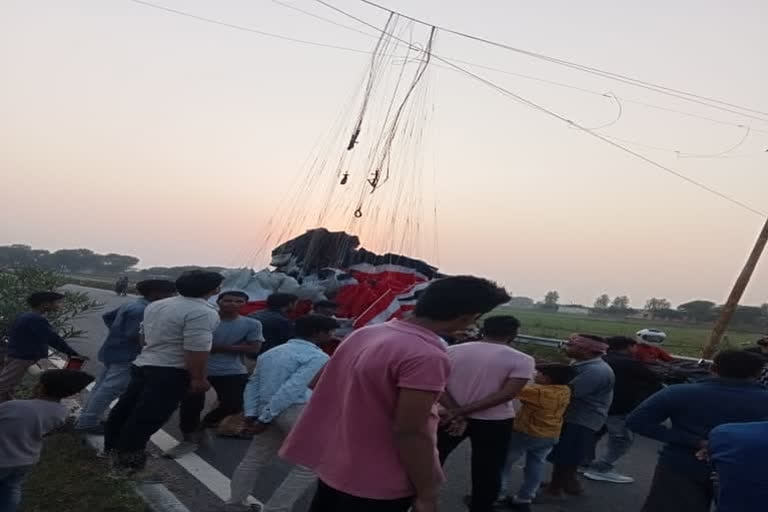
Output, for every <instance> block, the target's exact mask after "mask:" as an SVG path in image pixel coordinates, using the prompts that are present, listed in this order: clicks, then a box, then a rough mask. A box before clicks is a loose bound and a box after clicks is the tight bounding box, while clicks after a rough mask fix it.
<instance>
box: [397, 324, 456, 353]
mask: <svg viewBox="0 0 768 512" xmlns="http://www.w3.org/2000/svg"><path fill="white" fill-rule="evenodd" d="M387 323H388V324H389V325H390V327H394V328H395V329H398V330H401V331H408V332H409V333H411V334H414V335H416V336H418V337H419V338H421V339H423V340H424V341H426V342H427V343H429V344H430V345H433V346H435V347H437V348H439V349H440V350H443V351H445V349H446V345H447V343H446V342H445V341H443V339H442V338H441V337H440V336H438V335H437V334H436V333H435V332H434V331H430V330H429V329H425V328H424V327H421V326H420V325H416V324H413V323H411V322H404V321H403V320H397V319H395V320H390V321H389V322H387Z"/></svg>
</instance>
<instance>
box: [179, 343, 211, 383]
mask: <svg viewBox="0 0 768 512" xmlns="http://www.w3.org/2000/svg"><path fill="white" fill-rule="evenodd" d="M208 355H209V352H208V351H205V352H202V351H200V352H194V351H192V350H185V351H184V366H185V367H186V368H187V371H188V372H189V392H190V393H204V392H206V391H208V389H209V388H210V387H211V385H210V383H209V382H208V379H207V370H208Z"/></svg>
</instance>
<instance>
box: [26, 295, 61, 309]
mask: <svg viewBox="0 0 768 512" xmlns="http://www.w3.org/2000/svg"><path fill="white" fill-rule="evenodd" d="M63 298H64V295H63V294H61V293H56V292H35V293H33V294H31V295H30V296H29V297H27V304H29V307H31V308H39V307H40V306H42V305H43V304H45V303H46V302H56V301H59V300H61V299H63Z"/></svg>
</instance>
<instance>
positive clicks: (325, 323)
mask: <svg viewBox="0 0 768 512" xmlns="http://www.w3.org/2000/svg"><path fill="white" fill-rule="evenodd" d="M294 327H295V331H296V336H298V337H299V338H311V337H312V335H314V334H316V333H318V332H330V331H332V330H334V329H338V328H339V322H337V321H336V320H334V319H333V318H330V317H327V316H323V315H305V316H300V317H299V318H297V319H296V322H295V323H294Z"/></svg>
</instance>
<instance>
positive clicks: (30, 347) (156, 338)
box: [0, 271, 768, 512]
mask: <svg viewBox="0 0 768 512" xmlns="http://www.w3.org/2000/svg"><path fill="white" fill-rule="evenodd" d="M221 282H222V276H221V275H220V274H217V273H215V272H206V271H191V272H187V273H185V274H184V275H182V276H181V277H180V278H179V279H177V280H176V281H175V282H170V281H165V280H148V281H142V282H140V283H138V284H137V290H138V292H139V293H140V294H141V297H140V298H139V299H137V300H135V301H131V302H128V303H125V304H123V305H122V306H120V307H119V308H117V309H115V310H114V311H110V312H108V313H106V314H105V315H104V322H105V324H106V326H107V327H108V329H109V333H108V335H107V337H106V340H105V341H104V344H103V346H102V347H101V349H100V351H99V356H98V357H99V360H100V361H101V362H102V363H103V365H104V370H103V372H102V373H101V375H100V376H99V378H98V379H97V381H96V384H95V386H94V387H93V389H92V390H91V392H90V393H89V396H88V399H87V401H86V403H85V404H84V407H83V411H82V414H81V415H80V417H79V419H78V420H77V423H76V424H75V429H76V430H77V431H79V432H82V433H84V434H95V435H104V448H105V452H106V453H107V454H108V455H109V457H110V460H111V464H112V468H113V471H114V472H115V474H117V475H119V476H122V477H127V478H144V477H145V476H146V473H147V472H148V471H151V467H150V468H149V469H148V467H147V462H148V456H147V447H148V443H149V440H150V437H151V436H152V435H153V434H154V433H155V432H156V431H157V430H159V429H160V428H162V427H163V425H165V424H166V423H167V422H168V421H169V419H170V418H171V416H172V415H173V413H174V412H175V411H176V410H177V409H178V410H179V422H180V429H181V432H182V434H183V438H182V439H181V440H180V442H179V443H178V445H177V446H175V447H173V448H172V449H170V450H169V451H167V452H166V453H165V456H167V457H170V458H178V457H183V456H185V455H187V454H189V453H191V452H194V451H195V450H197V449H198V448H200V447H201V446H202V445H204V444H206V443H207V442H208V441H209V435H210V432H211V430H212V429H216V428H217V427H219V428H220V427H221V425H222V424H224V423H226V422H235V423H236V424H237V425H238V427H237V429H236V430H237V432H236V434H237V435H238V436H240V437H242V438H244V439H247V440H249V445H248V448H247V449H245V450H244V454H243V457H242V460H241V461H240V463H239V464H238V466H237V468H236V470H235V471H234V474H233V476H232V479H231V496H230V498H229V499H228V500H227V502H226V503H225V504H224V506H223V509H224V510H226V511H227V512H247V511H267V512H278V511H281V512H288V511H291V510H293V507H294V505H295V504H296V502H297V501H298V500H299V499H300V498H301V497H302V496H303V495H304V494H305V493H306V492H308V491H309V490H310V489H311V488H313V487H314V488H315V491H314V496H313V498H312V501H311V505H310V510H311V512H353V511H354V512H357V511H365V512H368V511H370V512H388V511H393V512H396V511H402V512H405V511H408V510H413V511H414V512H433V511H436V510H438V498H439V493H440V488H441V486H442V485H443V484H444V483H445V480H446V478H445V475H444V473H443V470H442V466H443V464H444V463H445V462H446V461H447V460H448V459H449V457H450V455H451V453H453V452H454V450H455V449H456V448H457V447H458V446H459V445H461V444H462V443H464V442H469V443H470V444H471V453H472V455H471V462H470V470H471V481H472V483H471V491H470V493H469V494H468V495H466V496H465V498H464V501H465V503H466V506H467V508H468V509H469V510H470V512H490V511H492V510H499V509H507V510H519V511H528V510H532V509H533V508H535V506H536V505H535V504H536V503H538V502H541V501H547V500H556V501H557V502H560V503H562V507H563V508H564V509H567V507H568V501H567V500H568V499H569V497H572V496H579V495H582V494H584V492H585V489H584V486H583V482H582V478H586V479H589V480H593V481H598V482H603V483H606V484H625V485H626V484H632V482H634V478H633V477H632V476H631V475H626V474H622V473H621V472H619V471H618V469H617V468H618V465H619V463H620V461H621V460H622V458H623V457H624V456H625V455H626V454H627V453H628V452H629V451H630V449H631V447H632V444H633V440H634V436H635V434H638V435H642V436H645V437H648V438H651V439H655V440H657V441H659V442H660V443H662V445H663V447H662V449H661V452H660V455H659V460H658V464H657V467H656V470H655V474H654V477H653V482H652V484H651V488H650V491H649V494H648V496H647V499H646V501H645V504H644V505H643V506H642V512H665V511H667V510H668V511H670V512H672V511H673V510H674V511H675V512H679V511H680V510H685V511H690V512H710V510H711V507H712V505H713V503H716V505H717V510H718V512H757V511H758V510H760V511H763V510H765V507H766V503H768V486H767V485H765V482H764V478H765V477H764V474H765V471H766V470H768V464H766V462H765V461H767V460H768V436H767V435H766V434H768V387H766V386H765V383H764V382H763V383H760V382H759V379H760V375H761V372H762V373H763V376H764V375H765V372H766V370H765V368H766V367H767V365H768V342H761V344H760V345H758V347H757V348H756V349H752V350H726V351H722V352H720V353H719V354H718V355H717V356H716V357H715V359H714V362H713V366H712V376H711V378H707V379H704V380H701V381H697V382H693V383H686V384H675V385H670V386H666V385H665V384H664V383H663V382H662V379H661V377H660V376H659V373H658V372H654V371H652V370H651V368H650V367H649V363H654V362H655V361H656V360H661V361H662V364H664V363H663V362H664V361H667V360H668V358H669V354H667V353H666V352H664V351H663V350H661V349H660V348H658V347H656V346H653V345H650V344H648V343H646V342H645V341H644V340H642V339H641V340H639V341H638V340H637V339H634V338H628V337H623V336H615V337H609V338H603V337H601V336H595V335H591V334H574V335H572V336H571V337H570V338H569V339H568V340H567V341H566V342H565V344H564V346H563V349H564V355H565V356H566V357H565V358H564V359H563V360H555V361H536V360H534V358H533V357H531V356H529V355H527V354H525V353H523V352H522V351H520V350H518V349H516V348H515V345H514V340H515V338H516V337H517V333H518V330H519V328H520V323H519V322H518V320H517V319H516V318H514V317H513V316H510V315H498V316H490V317H488V318H486V319H485V320H484V321H481V318H482V317H483V316H485V315H486V314H487V313H489V312H491V311H492V310H493V309H495V308H496V307H498V306H499V305H502V304H504V303H506V302H507V301H509V295H508V294H507V293H506V291H505V290H504V289H503V288H500V287H498V286H497V285H496V284H494V283H492V282H490V281H487V280H485V279H480V278H476V277H470V276H456V277H446V278H442V279H438V280H435V281H433V282H432V283H431V284H430V285H429V286H428V287H427V288H426V289H425V291H424V292H423V294H421V296H420V297H419V300H418V302H417V304H416V306H415V308H414V309H413V311H412V312H411V313H410V314H409V315H408V316H407V317H406V318H403V319H396V320H391V321H389V322H386V323H382V324H378V325H373V326H369V327H365V328H362V329H358V330H355V331H353V332H351V333H350V334H348V335H347V336H346V337H345V338H344V340H343V342H341V340H339V339H338V338H337V336H336V335H337V333H338V332H339V331H338V329H339V327H340V325H341V322H340V320H339V319H337V318H335V307H336V306H335V304H334V303H333V302H330V301H323V302H322V303H318V304H315V305H314V309H313V311H312V312H310V313H309V314H307V315H304V316H300V317H298V318H293V317H292V316H293V315H292V314H291V312H292V310H293V308H294V306H295V304H296V301H297V298H296V297H295V296H293V295H287V294H273V295H272V296H270V297H269V299H268V301H267V309H265V310H263V311H259V312H256V313H253V314H251V315H250V316H242V315H241V314H240V311H241V310H242V309H243V306H244V305H245V304H246V303H247V302H248V300H249V297H248V296H247V294H245V293H243V292H239V291H224V292H221V290H220V287H221ZM61 299H62V296H61V295H60V294H57V293H55V292H41V293H35V294H33V295H32V296H31V297H30V298H29V305H30V311H29V312H28V313H25V314H23V315H21V316H19V318H18V319H17V320H16V322H15V323H14V326H13V328H12V329H11V332H10V347H9V351H8V354H7V358H6V362H5V365H4V366H3V368H2V370H0V402H2V403H0V511H3V512H6V511H9V512H13V511H15V510H16V507H17V506H18V503H19V501H20V497H21V483H22V481H23V478H24V475H25V474H26V473H27V472H28V471H29V469H30V468H31V467H32V466H33V465H34V464H35V463H36V462H37V460H38V458H39V455H40V449H41V446H42V439H43V436H44V435H45V434H47V433H48V432H50V431H51V430H53V429H55V428H57V427H58V426H60V425H61V423H62V422H63V420H64V417H65V416H66V411H65V410H64V408H63V406H62V405H61V404H60V403H59V402H60V400H61V399H62V398H64V397H66V396H69V395H72V394H75V393H78V392H79V391H81V390H82V389H83V388H84V387H85V386H86V385H87V384H88V383H90V381H91V380H92V378H91V377H89V376H87V374H85V373H83V372H80V371H75V370H51V371H47V372H44V373H43V374H42V376H41V378H40V384H39V386H38V389H37V391H36V397H35V398H33V399H31V400H13V399H12V396H13V392H14V389H15V388H16V386H17V385H18V384H19V383H20V381H21V379H22V377H23V375H24V373H25V372H26V370H27V369H28V367H29V366H31V365H32V364H34V363H35V362H36V361H37V360H38V359H43V358H45V357H47V355H48V348H49V347H52V348H54V349H56V350H59V351H61V352H63V353H65V354H67V355H70V356H78V354H77V352H75V351H74V350H73V349H72V348H71V347H69V345H67V343H66V342H65V341H64V340H62V339H61V338H60V337H59V336H58V335H57V334H56V333H55V331H54V329H53V328H52V327H51V325H50V324H49V323H48V321H47V320H46V319H45V313H46V312H48V311H52V310H54V309H55V308H56V307H57V306H58V304H59V302H60V301H61ZM214 301H215V306H214V304H213V302H214ZM479 323H481V324H482V325H481V328H480V336H479V337H478V339H475V340H472V341H463V342H460V343H454V344H449V343H448V342H447V341H446V340H455V339H457V338H460V336H457V333H461V332H465V331H467V330H468V329H471V328H473V326H476V325H477V324H479ZM566 359H567V361H566ZM210 388H212V389H213V391H214V392H215V397H216V404H215V406H214V407H213V408H212V409H210V410H209V411H208V412H207V413H206V414H205V415H203V411H205V410H206V393H207V392H208V391H209V389H210ZM115 400H117V403H116V404H115V405H114V407H111V409H110V405H111V404H112V403H113V402H114V401H115ZM105 417H106V421H103V419H104V418H105ZM602 438H605V442H604V443H603V444H602V445H600V446H601V447H602V449H601V450H598V449H597V448H598V442H599V441H600V440H601V439H602ZM277 456H279V457H281V458H283V459H284V460H286V461H288V462H290V463H292V464H293V466H292V469H291V470H290V471H289V472H288V474H287V476H286V477H285V479H284V480H283V481H282V482H281V483H280V485H279V486H278V488H277V489H276V490H275V491H274V493H273V494H272V496H271V497H269V499H268V500H266V502H264V503H261V502H258V503H254V502H253V500H252V499H250V495H251V493H252V491H253V489H254V486H255V484H256V482H257V481H258V480H259V479H260V478H261V477H263V476H264V471H265V470H266V469H267V468H268V467H269V466H270V464H271V463H272V462H273V461H274V459H275V457H277ZM518 463H522V464H523V466H524V468H523V474H522V481H521V483H520V485H519V487H514V488H513V481H514V480H515V478H514V477H513V476H514V475H513V473H514V472H515V467H516V464H518ZM548 463H551V467H552V470H551V473H550V474H549V475H547V474H546V473H547V464H548ZM545 480H548V481H546V482H545ZM630 508H631V507H630ZM596 510H599V509H596Z"/></svg>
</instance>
